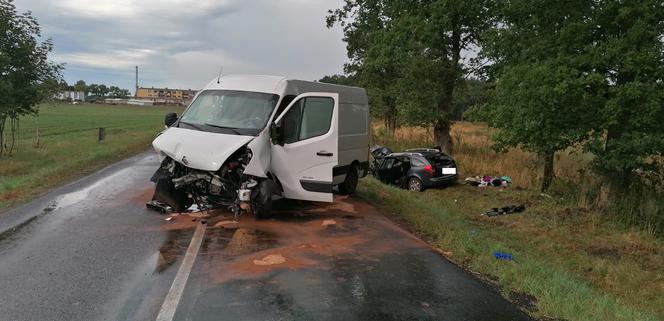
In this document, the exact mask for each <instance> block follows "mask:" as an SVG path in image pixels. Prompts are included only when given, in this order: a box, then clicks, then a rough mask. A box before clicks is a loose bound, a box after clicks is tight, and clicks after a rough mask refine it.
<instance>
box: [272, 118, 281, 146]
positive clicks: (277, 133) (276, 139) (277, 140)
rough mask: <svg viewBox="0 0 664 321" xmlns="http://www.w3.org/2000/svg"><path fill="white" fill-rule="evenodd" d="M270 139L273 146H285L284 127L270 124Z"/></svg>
mask: <svg viewBox="0 0 664 321" xmlns="http://www.w3.org/2000/svg"><path fill="white" fill-rule="evenodd" d="M270 139H271V140H272V143H273V144H276V145H280V146H284V139H283V130H282V127H281V126H279V125H277V124H276V123H271V124H270Z"/></svg>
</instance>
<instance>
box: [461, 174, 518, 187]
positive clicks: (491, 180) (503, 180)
mask: <svg viewBox="0 0 664 321" xmlns="http://www.w3.org/2000/svg"><path fill="white" fill-rule="evenodd" d="M465 181H466V184H468V185H472V186H477V187H487V186H493V187H510V186H511V185H512V179H511V178H510V177H509V176H472V177H467V178H466V179H465Z"/></svg>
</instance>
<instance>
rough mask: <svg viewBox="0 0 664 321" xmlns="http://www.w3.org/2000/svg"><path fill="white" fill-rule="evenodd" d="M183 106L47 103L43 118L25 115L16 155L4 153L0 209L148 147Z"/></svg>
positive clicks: (41, 116) (44, 107)
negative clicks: (101, 135) (101, 131)
mask: <svg viewBox="0 0 664 321" xmlns="http://www.w3.org/2000/svg"><path fill="white" fill-rule="evenodd" d="M181 111H182V108H180V107H164V106H161V107H145V106H141V107H139V106H122V105H117V106H115V105H113V106H112V105H96V104H81V105H70V104H50V103H49V104H43V105H42V106H40V114H39V117H32V116H30V117H24V118H22V119H21V123H20V124H21V127H20V131H19V133H18V134H19V135H18V141H17V149H15V151H14V153H13V155H12V156H6V157H2V158H0V210H2V209H6V208H8V207H11V206H13V205H15V204H18V203H20V202H22V201H25V200H27V199H29V198H32V197H34V196H36V195H39V194H41V193H44V192H45V191H47V190H48V189H50V188H52V187H54V186H57V185H60V184H62V183H64V182H66V181H68V180H71V179H73V178H77V177H80V176H83V175H85V174H88V173H91V172H93V171H95V170H97V169H99V168H101V167H103V166H106V165H109V164H112V163H114V162H117V161H119V160H121V159H124V158H126V157H128V156H131V155H134V154H137V153H139V152H142V151H145V150H146V149H148V148H149V144H150V142H151V141H152V140H153V139H154V137H155V136H156V135H157V133H159V131H161V130H162V129H163V117H164V114H165V113H167V112H178V113H179V112H181ZM99 127H104V128H106V139H105V141H104V142H102V143H100V142H97V134H98V128H99ZM37 129H39V130H37ZM37 132H39V145H38V146H37V144H36V143H37Z"/></svg>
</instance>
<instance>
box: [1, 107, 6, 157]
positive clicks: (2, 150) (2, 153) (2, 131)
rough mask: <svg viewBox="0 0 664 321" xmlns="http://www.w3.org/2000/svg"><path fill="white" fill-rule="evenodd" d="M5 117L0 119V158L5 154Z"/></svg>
mask: <svg viewBox="0 0 664 321" xmlns="http://www.w3.org/2000/svg"><path fill="white" fill-rule="evenodd" d="M6 120H7V117H6V116H3V117H0V156H2V155H4V154H5V123H6Z"/></svg>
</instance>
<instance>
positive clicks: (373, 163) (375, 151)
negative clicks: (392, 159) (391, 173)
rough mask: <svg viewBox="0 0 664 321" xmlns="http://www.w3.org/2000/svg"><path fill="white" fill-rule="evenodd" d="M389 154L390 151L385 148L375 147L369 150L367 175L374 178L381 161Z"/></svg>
mask: <svg viewBox="0 0 664 321" xmlns="http://www.w3.org/2000/svg"><path fill="white" fill-rule="evenodd" d="M389 154H392V150H391V149H389V148H387V147H385V146H379V145H377V146H374V147H371V148H370V149H369V155H371V159H370V161H369V173H370V174H371V175H374V176H376V174H377V170H378V167H379V166H380V163H381V162H382V161H383V159H384V158H385V156H387V155H389Z"/></svg>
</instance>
